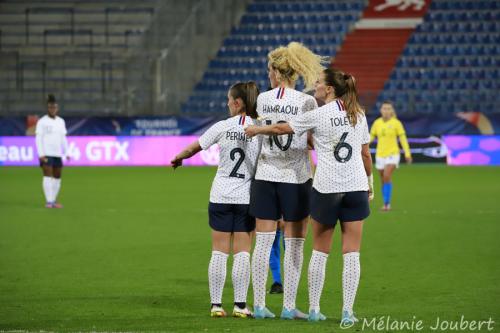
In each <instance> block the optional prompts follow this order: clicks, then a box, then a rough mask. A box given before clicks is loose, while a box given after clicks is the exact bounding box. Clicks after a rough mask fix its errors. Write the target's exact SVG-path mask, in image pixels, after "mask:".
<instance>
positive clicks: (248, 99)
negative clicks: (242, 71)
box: [229, 81, 259, 119]
mask: <svg viewBox="0 0 500 333" xmlns="http://www.w3.org/2000/svg"><path fill="white" fill-rule="evenodd" d="M229 93H230V94H231V97H233V98H234V99H237V98H241V100H242V101H243V104H244V108H243V109H242V111H245V112H246V114H247V115H248V116H249V117H250V118H253V119H257V96H259V88H258V87H257V84H256V83H255V82H253V81H248V82H238V83H235V84H234V85H233V86H232V87H231V88H230V89H229Z"/></svg>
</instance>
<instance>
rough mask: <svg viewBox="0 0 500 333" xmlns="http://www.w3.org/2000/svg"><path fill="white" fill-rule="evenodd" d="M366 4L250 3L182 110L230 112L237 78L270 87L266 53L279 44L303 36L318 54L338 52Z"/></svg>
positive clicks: (357, 0) (356, 0)
mask: <svg viewBox="0 0 500 333" xmlns="http://www.w3.org/2000/svg"><path fill="white" fill-rule="evenodd" d="M365 5H366V1H364V0H340V1H321V0H315V1H314V0H313V1H280V0H273V1H268V0H266V1H255V2H253V3H251V4H249V5H248V7H247V12H246V13H245V15H244V16H243V17H242V19H241V22H240V25H239V26H238V27H235V28H233V30H232V31H231V34H230V36H228V37H227V38H226V39H225V40H224V43H223V45H222V46H221V48H220V49H219V52H218V53H217V56H216V58H215V59H213V60H212V61H211V62H210V64H209V66H208V68H207V70H206V72H205V74H204V75H203V78H202V79H201V81H200V82H199V83H198V84H197V85H196V87H195V89H194V90H193V92H192V94H191V96H190V97H189V99H188V101H187V102H186V103H185V104H184V105H183V107H182V110H183V112H189V113H210V112H224V113H225V112H227V106H226V104H227V100H226V97H227V90H228V89H229V87H230V86H231V85H232V84H234V83H235V82H237V81H249V80H253V81H256V82H257V84H258V85H259V87H260V89H261V90H266V89H267V88H268V85H269V82H268V78H267V54H268V53H269V51H271V50H273V49H274V48H276V47H278V46H280V45H286V44H288V43H289V42H291V41H299V42H302V43H304V44H305V45H306V46H308V47H309V48H311V49H312V50H313V51H314V52H316V53H318V54H321V55H325V56H334V55H335V54H336V52H337V50H338V48H339V47H340V45H341V44H342V41H343V40H344V37H345V34H346V33H347V32H348V31H349V29H350V28H351V27H352V25H353V24H354V23H355V22H356V21H357V20H358V19H359V17H360V16H361V13H362V11H363V9H364V7H365ZM299 88H300V87H299Z"/></svg>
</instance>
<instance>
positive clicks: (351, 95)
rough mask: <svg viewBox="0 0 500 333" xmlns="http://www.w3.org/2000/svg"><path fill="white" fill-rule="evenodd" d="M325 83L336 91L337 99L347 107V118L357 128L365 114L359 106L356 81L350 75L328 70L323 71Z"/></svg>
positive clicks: (336, 70) (331, 69)
mask: <svg viewBox="0 0 500 333" xmlns="http://www.w3.org/2000/svg"><path fill="white" fill-rule="evenodd" d="M323 73H324V74H325V83H326V84H327V85H329V86H331V87H333V89H334V90H335V97H337V98H340V99H341V100H342V102H343V103H344V105H345V108H346V112H347V118H348V119H349V122H350V123H351V125H352V126H356V124H357V123H358V118H359V117H361V116H363V115H364V114H365V110H364V109H363V107H362V106H361V105H360V104H359V101H358V90H357V88H356V80H355V79H354V77H353V76H352V75H350V74H347V73H344V72H342V71H341V70H339V69H335V68H327V69H325V70H324V71H323Z"/></svg>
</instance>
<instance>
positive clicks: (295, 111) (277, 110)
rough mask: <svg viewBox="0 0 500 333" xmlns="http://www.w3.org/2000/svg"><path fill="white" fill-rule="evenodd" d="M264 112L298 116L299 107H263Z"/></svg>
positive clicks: (277, 105)
mask: <svg viewBox="0 0 500 333" xmlns="http://www.w3.org/2000/svg"><path fill="white" fill-rule="evenodd" d="M262 112H264V113H285V114H291V115H294V116H296V115H297V114H298V113H299V107H298V106H293V105H282V106H280V105H279V104H276V105H266V104H264V105H263V107H262Z"/></svg>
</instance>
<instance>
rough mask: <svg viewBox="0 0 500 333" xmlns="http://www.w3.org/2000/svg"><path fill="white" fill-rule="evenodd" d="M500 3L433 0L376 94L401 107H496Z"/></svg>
mask: <svg viewBox="0 0 500 333" xmlns="http://www.w3.org/2000/svg"><path fill="white" fill-rule="evenodd" d="M499 69H500V3H499V2H498V1H495V0H481V1H465V0H433V1H432V3H431V5H430V8H429V11H428V12H427V14H426V16H425V18H424V22H423V23H422V24H421V25H419V26H418V27H417V29H416V30H415V32H414V34H413V35H412V37H411V38H410V40H409V42H408V44H407V45H406V48H405V50H404V52H403V54H402V56H401V57H400V59H399V61H398V63H397V65H396V67H395V68H394V70H393V72H392V74H391V77H390V79H389V80H388V81H387V82H386V84H385V87H384V90H383V92H382V93H381V94H380V96H379V98H378V103H377V105H376V109H378V107H379V106H380V103H381V102H382V101H383V100H387V99H389V100H392V101H393V102H395V104H396V109H397V111H398V113H410V114H411V113H417V114H418V113H420V114H429V113H450V112H460V111H480V112H484V113H493V112H498V105H499V103H500V94H498V91H499V90H500V80H499V75H500V74H499V71H500V70H499Z"/></svg>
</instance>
